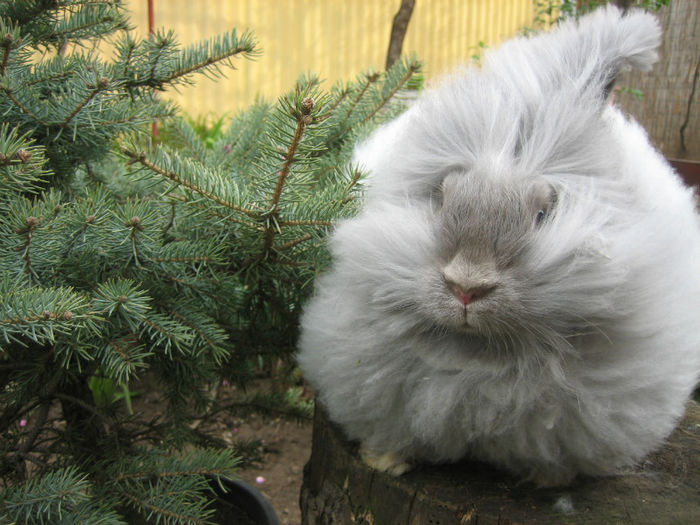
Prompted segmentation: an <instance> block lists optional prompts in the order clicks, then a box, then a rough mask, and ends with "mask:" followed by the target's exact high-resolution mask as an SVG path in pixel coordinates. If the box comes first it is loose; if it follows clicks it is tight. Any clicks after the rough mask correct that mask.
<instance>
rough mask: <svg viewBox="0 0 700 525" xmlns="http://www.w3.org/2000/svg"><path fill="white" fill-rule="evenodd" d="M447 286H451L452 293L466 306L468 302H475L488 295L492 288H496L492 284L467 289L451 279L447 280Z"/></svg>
mask: <svg viewBox="0 0 700 525" xmlns="http://www.w3.org/2000/svg"><path fill="white" fill-rule="evenodd" d="M447 286H448V287H449V289H450V291H451V292H452V294H453V295H454V296H455V297H456V298H457V300H458V301H459V302H460V303H462V304H463V305H464V306H467V305H468V304H470V303H473V302H474V301H476V300H477V299H481V298H482V297H484V296H485V295H488V293H489V292H491V290H493V288H494V287H493V286H491V287H478V288H468V289H466V290H465V289H463V288H462V287H461V286H459V285H458V284H455V283H451V282H449V281H447Z"/></svg>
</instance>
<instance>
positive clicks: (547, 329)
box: [298, 7, 700, 484]
mask: <svg viewBox="0 0 700 525" xmlns="http://www.w3.org/2000/svg"><path fill="white" fill-rule="evenodd" d="M659 41H660V28H659V25H658V22H657V21H656V19H655V18H654V17H653V16H652V15H649V14H646V13H643V12H639V11H631V12H630V13H629V14H626V15H624V16H623V15H622V14H621V13H620V12H619V11H618V10H617V9H616V8H614V7H606V8H601V9H599V10H597V11H595V12H594V13H592V14H590V15H588V16H586V17H582V18H581V20H580V22H578V23H576V22H566V23H563V24H561V25H560V26H559V27H557V28H556V29H554V30H553V31H552V32H550V33H548V34H543V35H539V36H536V37H532V38H529V39H526V38H518V39H515V40H512V41H510V42H508V43H506V44H505V45H503V46H502V47H501V48H500V49H498V50H496V51H494V52H492V53H489V55H488V56H487V58H486V62H485V64H484V67H483V68H482V69H465V70H462V71H459V72H457V73H456V74H454V75H453V76H451V77H449V78H446V79H445V80H444V81H443V82H442V84H441V85H440V86H438V87H437V88H436V89H434V90H430V91H427V92H426V93H424V94H423V95H422V96H421V97H420V98H419V99H418V100H417V101H416V102H415V103H414V104H413V105H412V107H411V108H410V109H408V110H407V111H406V112H405V113H404V114H403V115H402V116H400V117H399V118H398V119H396V120H395V121H393V122H392V123H389V124H388V125H386V126H384V127H383V128H380V129H379V130H378V131H376V132H375V133H374V134H373V135H372V136H370V138H369V139H368V141H366V142H365V143H364V144H361V145H359V146H358V148H357V151H356V154H355V160H356V161H357V162H359V163H361V164H364V165H365V166H366V168H367V169H368V170H369V171H370V172H371V175H370V187H369V189H368V191H367V196H366V205H365V207H364V209H363V211H362V212H361V213H360V214H359V215H358V216H357V217H355V218H354V219H351V220H348V221H346V222H344V223H342V224H340V225H339V226H338V228H337V230H336V231H335V232H334V234H333V235H332V238H331V240H330V247H331V252H332V255H333V260H334V263H333V266H332V268H331V269H330V271H328V272H327V273H325V274H324V275H322V276H321V277H320V278H319V279H318V280H317V283H316V293H315V295H314V297H313V298H312V299H311V300H310V302H309V303H308V304H307V305H306V308H305V311H304V314H303V318H302V333H301V338H300V342H299V354H298V362H299V364H300V366H301V367H302V369H303V371H304V373H305V376H306V378H307V379H308V380H309V381H310V382H311V384H312V385H313V386H314V387H315V388H316V390H317V392H318V397H319V400H320V402H321V403H322V405H323V406H324V407H325V408H326V409H327V410H328V413H329V414H330V417H331V418H332V419H333V420H334V421H336V422H338V423H339V424H340V425H341V426H342V427H343V429H344V430H345V431H346V433H347V435H348V436H349V437H350V438H352V439H356V440H359V441H360V442H361V445H362V447H363V449H364V450H365V451H366V452H367V453H368V454H369V455H370V456H371V455H374V456H382V455H386V454H390V455H391V457H398V458H400V459H401V460H402V461H405V462H409V463H415V462H433V463H439V462H445V461H456V460H458V459H460V458H463V457H465V456H471V457H475V458H478V459H482V460H486V461H490V462H492V463H494V464H496V465H498V466H500V467H503V468H506V469H509V470H511V471H513V472H515V473H516V474H518V475H521V476H523V477H526V478H530V479H534V480H536V481H537V482H539V483H542V484H562V483H567V482H569V481H570V480H571V479H572V478H573V477H574V476H575V475H576V474H579V473H584V474H588V475H605V474H611V473H615V472H617V471H619V469H621V468H624V467H627V466H631V465H634V464H635V463H637V462H638V461H640V459H641V458H643V457H644V456H645V455H646V454H648V453H649V452H650V451H652V450H654V449H655V448H657V447H659V446H660V445H661V444H662V443H663V441H664V439H665V438H666V437H667V436H668V434H669V433H670V432H671V431H672V429H673V428H674V426H675V425H676V423H677V421H678V419H679V418H680V416H681V415H682V413H683V411H684V407H685V403H686V401H687V399H688V396H689V394H690V393H691V391H692V390H693V388H694V386H695V385H696V384H697V381H698V376H699V375H700V328H699V327H698V322H697V314H698V312H700V224H699V220H698V216H697V213H696V210H695V201H694V197H693V195H692V192H691V191H690V190H689V189H687V188H686V187H684V185H683V184H682V183H681V181H680V180H679V178H678V177H677V175H676V174H675V173H674V172H673V171H672V169H671V168H670V167H669V165H668V164H667V163H666V161H665V160H664V159H663V158H662V156H661V155H660V154H659V153H658V152H657V151H655V150H654V148H653V147H652V146H651V145H650V143H649V141H648V139H647V137H646V134H645V132H644V131H643V130H642V129H641V128H640V127H639V126H638V125H637V124H636V123H634V122H632V121H630V120H628V119H627V118H626V117H625V116H623V115H622V114H621V113H620V111H619V110H617V109H616V108H614V107H610V106H607V104H606V101H605V99H604V96H603V92H604V90H605V87H606V86H607V85H608V84H609V83H610V82H611V81H612V80H613V79H614V76H615V75H616V74H617V73H618V72H619V71H620V70H621V69H624V68H626V67H637V68H640V69H649V68H650V67H651V65H652V64H653V62H654V61H655V60H656V48H657V47H658V45H659ZM451 173H458V174H461V175H458V178H457V180H458V181H462V182H458V184H462V185H464V187H465V188H471V189H470V191H471V193H468V194H467V197H465V200H466V201H467V202H465V204H464V210H466V211H465V212H464V213H465V214H466V215H465V216H464V231H465V232H466V233H465V234H464V236H465V237H464V238H468V239H474V241H473V242H474V245H473V246H472V245H469V246H462V247H460V250H462V251H464V253H467V254H469V253H470V250H473V251H479V250H482V249H483V250H488V249H490V248H488V247H487V245H488V244H489V243H490V240H491V236H493V235H494V233H493V232H495V231H500V230H499V229H498V228H501V229H502V228H503V226H499V227H498V228H495V227H494V225H493V224H492V222H493V221H498V220H501V219H502V217H505V219H503V220H504V221H506V222H505V224H513V225H514V226H513V228H515V229H516V230H518V228H521V226H519V225H517V222H518V221H517V220H515V219H516V218H514V217H515V215H513V213H514V212H511V211H509V210H510V209H511V208H514V207H517V205H516V204H517V202H518V195H521V196H522V195H523V193H522V191H524V190H521V188H523V187H527V185H528V184H531V183H532V181H533V180H544V181H546V182H547V184H549V185H551V186H552V187H554V188H556V193H557V202H556V204H555V206H554V210H553V212H552V213H551V216H550V217H548V219H547V220H546V221H545V222H544V223H543V224H542V226H541V227H538V228H536V229H527V230H524V229H523V230H522V235H521V237H522V238H523V239H525V240H523V241H522V242H521V243H520V244H518V246H519V248H518V256H517V258H516V259H514V262H512V261H511V264H510V266H508V267H504V268H503V269H502V270H501V275H500V277H499V279H501V280H500V281H499V282H500V283H501V284H502V285H501V286H499V290H498V293H497V294H494V298H493V299H489V301H485V302H484V304H486V305H487V306H486V307H480V308H484V309H483V313H481V314H480V313H477V314H476V315H477V317H476V319H477V321H478V322H479V323H481V322H482V321H481V320H480V319H483V324H480V325H479V326H481V327H483V328H480V330H481V332H480V333H478V334H476V335H475V334H473V333H468V332H464V331H461V330H459V329H455V328H454V327H453V324H451V323H452V322H453V321H452V318H453V317H454V316H455V315H457V314H455V313H454V312H455V311H457V310H455V308H456V306H454V305H453V304H452V303H453V302H454V297H452V296H451V295H450V294H449V293H448V292H446V290H445V287H444V282H443V280H442V274H441V272H442V270H443V268H444V261H443V260H441V259H440V256H439V255H438V253H439V252H440V249H441V248H440V242H441V241H440V239H441V235H443V236H444V232H442V230H441V229H440V227H439V226H438V225H437V222H436V217H437V216H438V215H439V213H438V212H437V211H436V210H435V203H434V201H433V197H432V195H433V193H434V192H435V189H436V188H439V187H440V184H441V182H442V181H443V180H444V179H445V177H446V176H448V175H449V174H451ZM460 177H461V178H460ZM460 209H461V208H460ZM482 209H483V212H480V213H482V215H478V214H476V212H474V211H470V210H482ZM509 221H510V222H509ZM531 230H532V231H531ZM518 231H520V230H518ZM480 232H481V234H480ZM494 242H495V239H494ZM480 243H481V244H480ZM450 301H452V302H450ZM479 315H481V316H482V317H481V318H480V317H478V316H479Z"/></svg>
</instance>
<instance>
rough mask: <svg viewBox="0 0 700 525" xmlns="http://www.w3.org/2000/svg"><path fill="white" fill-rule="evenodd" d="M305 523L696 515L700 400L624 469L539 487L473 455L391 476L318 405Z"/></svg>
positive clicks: (679, 518) (409, 524) (667, 520)
mask: <svg viewBox="0 0 700 525" xmlns="http://www.w3.org/2000/svg"><path fill="white" fill-rule="evenodd" d="M300 503H301V509H302V524H303V525H330V524H334V525H345V524H368V525H370V524H371V525H404V524H405V525H452V524H459V525H466V524H473V525H475V524H478V525H486V524H499V525H506V524H519V523H522V524H535V525H537V524H544V523H564V524H579V523H580V524H596V525H598V524H618V523H620V524H635V525H638V524H664V525H672V524H678V525H681V524H682V525H690V524H695V523H697V524H700V406H699V405H698V404H697V403H695V402H690V403H689V404H688V407H687V411H686V415H685V417H684V419H683V420H682V422H681V423H680V425H679V426H678V428H677V429H676V430H675V432H674V433H673V434H672V436H671V437H670V438H669V440H668V442H667V444H666V446H664V447H663V448H662V449H661V450H659V451H658V452H656V453H654V454H652V455H651V456H649V457H648V458H647V459H646V460H645V461H644V462H643V463H642V464H641V465H640V466H639V467H638V468H637V469H635V470H634V471H631V472H629V473H626V474H625V475H621V476H617V477H614V478H603V479H580V480H578V481H576V482H575V483H574V484H573V485H572V486H570V487H568V488H564V489H538V488H536V487H534V486H533V485H531V484H527V483H519V482H518V480H517V479H515V478H513V477H511V476H509V475H508V474H506V473H503V472H500V471H498V470H495V469H494V468H493V467H490V466H489V465H486V464H483V463H477V462H462V463H458V464H454V465H443V466H424V467H420V468H418V469H417V470H415V471H412V472H410V473H408V474H405V475H403V476H401V477H398V478H394V477H391V476H389V475H387V474H384V473H380V472H376V471H374V470H372V469H370V468H369V467H367V466H366V465H365V464H364V463H363V462H362V461H361V460H360V458H359V456H358V453H357V446H356V445H355V444H353V443H349V442H347V440H345V438H344V437H343V434H342V432H341V431H340V430H339V428H338V427H336V426H335V425H333V424H331V423H329V422H328V421H327V420H326V418H325V416H324V414H323V411H322V410H320V409H319V408H317V410H316V416H315V419H314V433H313V445H312V453H311V459H310V460H309V462H308V464H307V465H306V467H305V469H304V484H303V487H302V491H301V498H300Z"/></svg>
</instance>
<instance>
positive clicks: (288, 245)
mask: <svg viewBox="0 0 700 525" xmlns="http://www.w3.org/2000/svg"><path fill="white" fill-rule="evenodd" d="M313 238H314V236H313V235H311V234H310V233H307V234H306V235H303V236H301V237H299V238H298V239H293V240H291V241H287V242H285V243H284V244H281V245H279V246H275V247H274V250H275V251H277V252H281V251H284V250H289V249H290V248H294V247H295V246H297V245H298V244H301V243H303V242H306V241H308V240H311V239H313Z"/></svg>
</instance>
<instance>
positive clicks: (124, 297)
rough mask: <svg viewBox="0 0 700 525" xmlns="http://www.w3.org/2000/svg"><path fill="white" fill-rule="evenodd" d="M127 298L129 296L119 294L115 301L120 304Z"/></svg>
mask: <svg viewBox="0 0 700 525" xmlns="http://www.w3.org/2000/svg"><path fill="white" fill-rule="evenodd" d="M128 300H129V298H128V297H127V296H126V295H120V296H119V297H117V301H119V302H120V303H122V304H124V303H125V302H127V301H128Z"/></svg>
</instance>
